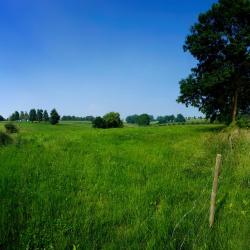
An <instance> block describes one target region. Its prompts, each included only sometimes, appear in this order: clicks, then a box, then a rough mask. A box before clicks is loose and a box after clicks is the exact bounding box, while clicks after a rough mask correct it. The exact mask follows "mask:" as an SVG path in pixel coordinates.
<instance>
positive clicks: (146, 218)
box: [0, 122, 250, 250]
mask: <svg viewBox="0 0 250 250" xmlns="http://www.w3.org/2000/svg"><path fill="white" fill-rule="evenodd" d="M18 126H19V127H20V134H19V135H18V136H17V137H15V144H13V145H9V146H7V147H0V201H1V202H0V204H1V205H0V206H1V207H0V211H1V212H0V249H213V250H216V249H234V250H235V249H249V245H250V242H249V235H250V226H249V221H250V215H249V212H250V211H249V207H250V201H249V197H250V133H249V132H247V131H243V130H242V131H241V135H240V136H239V137H238V139H237V140H233V150H231V148H230V145H229V143H228V139H227V138H228V137H227V134H226V133H225V132H222V131H221V130H222V129H223V127H222V126H221V125H184V126H181V125H179V126H159V127H157V126H152V127H125V128H122V129H107V130H98V129H93V128H91V126H90V124H89V123H77V122H73V123H69V122H64V123H62V124H59V125H56V126H51V125H49V124H38V123H37V124H28V123H27V124H25V123H21V124H19V125H18ZM1 129H3V124H1V123H0V130H1ZM216 153H221V154H222V157H223V166H222V172H221V177H220V181H219V192H218V205H217V211H216V219H215V225H214V228H213V229H212V230H211V229H209V227H208V216H209V202H210V193H211V187H212V181H213V179H212V178H213V169H214V162H215V156H216Z"/></svg>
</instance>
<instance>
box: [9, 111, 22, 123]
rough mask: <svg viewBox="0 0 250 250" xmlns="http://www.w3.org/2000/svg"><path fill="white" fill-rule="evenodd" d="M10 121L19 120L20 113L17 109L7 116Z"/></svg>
mask: <svg viewBox="0 0 250 250" xmlns="http://www.w3.org/2000/svg"><path fill="white" fill-rule="evenodd" d="M9 119H10V120H11V121H19V120H20V115H19V112H18V111H15V112H14V113H13V114H12V115H11V116H10V118H9Z"/></svg>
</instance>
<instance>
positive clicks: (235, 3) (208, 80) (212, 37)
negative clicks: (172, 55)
mask: <svg viewBox="0 0 250 250" xmlns="http://www.w3.org/2000/svg"><path fill="white" fill-rule="evenodd" d="M249 13H250V1H248V0H219V2H218V3H216V4H213V6H212V8H211V9H210V10H208V11H207V12H206V13H203V14H201V15H200V16H199V20H198V23H196V24H194V25H193V26H192V28H191V34H189V35H188V36H187V38H186V41H185V45H184V50H185V51H189V52H190V53H191V54H192V55H193V56H194V57H195V58H196V59H197V60H198V64H197V66H196V67H195V68H193V69H192V72H191V74H190V75H189V76H188V77H187V78H186V79H183V80H181V81H180V92H181V95H180V96H179V98H178V102H181V103H185V104H186V105H187V106H188V105H192V106H195V107H198V108H199V110H200V111H201V112H203V113H204V114H206V116H207V118H210V119H211V120H212V121H213V120H215V119H220V120H226V121H232V120H235V117H236V114H237V112H243V113H244V111H246V110H247V109H249V107H250V98H249V96H250V50H249V47H250V18H249Z"/></svg>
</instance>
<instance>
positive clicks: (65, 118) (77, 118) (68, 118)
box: [61, 115, 95, 122]
mask: <svg viewBox="0 0 250 250" xmlns="http://www.w3.org/2000/svg"><path fill="white" fill-rule="evenodd" d="M94 119H95V117H94V116H92V115H88V116H85V117H81V116H74V115H73V116H72V115H64V116H63V117H62V118H61V120H62V121H89V122H92V121H93V120H94Z"/></svg>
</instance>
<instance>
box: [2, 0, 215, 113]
mask: <svg viewBox="0 0 250 250" xmlns="http://www.w3.org/2000/svg"><path fill="white" fill-rule="evenodd" d="M213 2H215V0H179V1H178V0H151V1H149V0H22V1H21V0H0V34H1V36H0V114H1V115H4V116H5V117H7V116H9V115H10V113H12V112H13V111H15V110H19V111H20V110H27V111H29V109H31V108H43V109H48V110H51V109H52V108H54V107H55V108H56V109H57V110H58V111H59V113H60V114H61V115H67V114H70V115H81V116H83V115H103V114H104V113H106V112H109V111H117V112H120V113H121V115H122V117H125V116H126V115H128V114H134V113H144V112H146V113H150V114H153V115H156V116H157V115H165V114H177V113H183V114H184V115H186V116H189V115H190V116H191V115H192V116H193V115H198V114H199V113H198V111H197V110H196V109H193V108H188V109H187V108H185V106H184V105H180V104H177V103H176V98H177V96H178V94H179V84H178V82H179V80H180V79H182V78H184V77H186V76H187V75H188V74H189V72H190V68H191V67H192V66H193V65H194V64H195V61H194V59H193V58H192V57H191V55H190V54H188V53H184V52H183V49H182V46H183V43H184V40H185V37H186V35H187V34H188V32H189V29H190V26H191V25H192V24H193V23H194V22H195V21H196V20H197V17H198V14H199V13H200V12H204V11H206V10H207V9H209V7H210V6H211V4H212V3H213Z"/></svg>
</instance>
